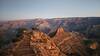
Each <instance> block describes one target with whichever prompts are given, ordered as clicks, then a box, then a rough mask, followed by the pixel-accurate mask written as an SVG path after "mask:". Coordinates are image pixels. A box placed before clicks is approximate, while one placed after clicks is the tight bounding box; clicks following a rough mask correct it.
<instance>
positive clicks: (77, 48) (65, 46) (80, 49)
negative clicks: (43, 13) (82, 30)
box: [53, 27, 88, 56]
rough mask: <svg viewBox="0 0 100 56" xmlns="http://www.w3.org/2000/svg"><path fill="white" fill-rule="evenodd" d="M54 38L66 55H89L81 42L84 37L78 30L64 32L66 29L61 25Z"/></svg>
mask: <svg viewBox="0 0 100 56" xmlns="http://www.w3.org/2000/svg"><path fill="white" fill-rule="evenodd" d="M53 40H54V42H55V43H56V44H57V46H58V47H59V49H60V50H61V51H62V52H63V53H64V54H66V55H76V56H78V55H80V56H87V55H88V54H87V53H86V50H85V47H84V45H82V43H81V41H82V40H83V38H82V36H80V34H79V33H77V32H64V29H63V28H62V27H60V28H58V30H57V33H56V35H55V36H54V37H53Z"/></svg>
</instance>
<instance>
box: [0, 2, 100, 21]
mask: <svg viewBox="0 0 100 56" xmlns="http://www.w3.org/2000/svg"><path fill="white" fill-rule="evenodd" d="M91 16H92V17H93V16H95V17H100V0H0V20H17V19H34V18H58V17H60V18H61V17H91Z"/></svg>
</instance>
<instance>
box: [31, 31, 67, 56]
mask: <svg viewBox="0 0 100 56" xmlns="http://www.w3.org/2000/svg"><path fill="white" fill-rule="evenodd" d="M31 46H32V48H33V50H34V51H35V53H36V54H37V56H65V55H64V54H63V53H61V52H60V50H59V48H58V47H57V46H56V45H55V43H54V42H53V41H52V40H51V39H50V37H49V36H47V35H46V34H44V33H42V32H40V31H34V32H33V34H32V36H31Z"/></svg>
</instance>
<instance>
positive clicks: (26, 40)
mask: <svg viewBox="0 0 100 56" xmlns="http://www.w3.org/2000/svg"><path fill="white" fill-rule="evenodd" d="M16 44H17V45H16V46H15V47H14V48H13V49H12V51H13V53H12V54H11V55H13V56H35V54H34V51H33V50H32V48H31V47H30V36H28V34H24V35H23V39H21V40H20V41H19V42H16Z"/></svg>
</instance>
